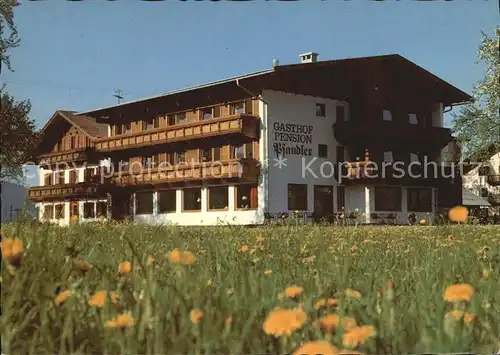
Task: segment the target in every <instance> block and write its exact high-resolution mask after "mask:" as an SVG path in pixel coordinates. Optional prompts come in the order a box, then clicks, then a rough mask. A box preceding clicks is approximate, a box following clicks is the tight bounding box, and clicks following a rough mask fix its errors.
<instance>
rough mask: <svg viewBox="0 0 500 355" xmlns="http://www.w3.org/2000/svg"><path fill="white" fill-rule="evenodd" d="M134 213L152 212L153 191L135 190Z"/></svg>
mask: <svg viewBox="0 0 500 355" xmlns="http://www.w3.org/2000/svg"><path fill="white" fill-rule="evenodd" d="M135 213H136V214H152V213H153V192H152V191H146V192H137V193H136V194H135Z"/></svg>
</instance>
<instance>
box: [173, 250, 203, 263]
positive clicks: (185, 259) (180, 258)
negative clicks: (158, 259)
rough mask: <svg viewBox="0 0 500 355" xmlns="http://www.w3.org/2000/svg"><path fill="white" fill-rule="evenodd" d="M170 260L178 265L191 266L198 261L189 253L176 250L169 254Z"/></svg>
mask: <svg viewBox="0 0 500 355" xmlns="http://www.w3.org/2000/svg"><path fill="white" fill-rule="evenodd" d="M168 260H170V261H171V262H173V263H176V264H183V265H191V264H193V263H194V262H195V261H196V257H195V256H194V254H193V253H191V252H189V251H181V250H179V249H178V248H175V249H174V250H172V251H171V252H170V253H169V254H168Z"/></svg>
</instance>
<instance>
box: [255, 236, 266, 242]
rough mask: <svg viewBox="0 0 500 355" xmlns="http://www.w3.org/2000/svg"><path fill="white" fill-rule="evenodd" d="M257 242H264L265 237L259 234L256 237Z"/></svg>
mask: <svg viewBox="0 0 500 355" xmlns="http://www.w3.org/2000/svg"><path fill="white" fill-rule="evenodd" d="M255 240H256V241H257V243H262V242H264V237H263V236H258V237H257V239H255Z"/></svg>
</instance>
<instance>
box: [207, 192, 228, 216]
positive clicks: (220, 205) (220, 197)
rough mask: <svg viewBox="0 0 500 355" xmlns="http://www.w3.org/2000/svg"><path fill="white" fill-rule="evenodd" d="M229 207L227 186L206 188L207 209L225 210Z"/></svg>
mask: <svg viewBox="0 0 500 355" xmlns="http://www.w3.org/2000/svg"><path fill="white" fill-rule="evenodd" d="M228 205H229V194H228V188H227V186H218V187H209V188H208V209H209V210H227V208H228Z"/></svg>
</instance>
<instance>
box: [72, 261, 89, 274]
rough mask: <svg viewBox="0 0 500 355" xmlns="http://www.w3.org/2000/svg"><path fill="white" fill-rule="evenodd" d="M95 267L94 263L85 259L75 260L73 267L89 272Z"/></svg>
mask: <svg viewBox="0 0 500 355" xmlns="http://www.w3.org/2000/svg"><path fill="white" fill-rule="evenodd" d="M92 268H93V265H92V264H89V263H87V262H85V261H83V260H74V261H73V269H74V270H76V271H82V272H87V271H89V270H91V269H92Z"/></svg>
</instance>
